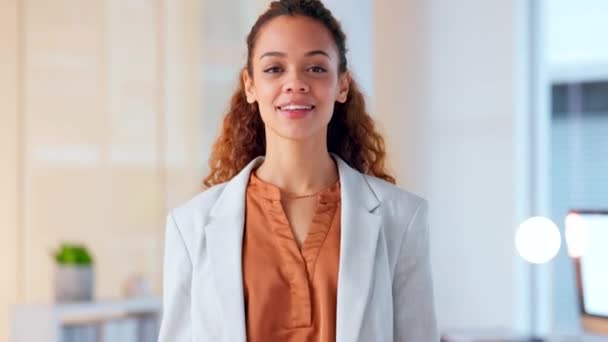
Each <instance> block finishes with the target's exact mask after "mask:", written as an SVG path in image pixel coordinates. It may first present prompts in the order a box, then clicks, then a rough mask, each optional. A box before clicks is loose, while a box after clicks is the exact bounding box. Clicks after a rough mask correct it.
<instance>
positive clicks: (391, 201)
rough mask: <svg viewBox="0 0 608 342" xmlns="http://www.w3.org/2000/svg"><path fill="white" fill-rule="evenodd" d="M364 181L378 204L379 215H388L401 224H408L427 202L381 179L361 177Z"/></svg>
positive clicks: (367, 176)
mask: <svg viewBox="0 0 608 342" xmlns="http://www.w3.org/2000/svg"><path fill="white" fill-rule="evenodd" d="M363 177H364V179H365V181H366V182H367V184H368V185H369V187H370V188H371V189H372V191H373V192H374V194H375V195H376V198H378V201H379V202H380V206H379V210H380V214H381V215H383V216H384V215H389V216H391V217H392V218H394V219H396V220H399V221H401V222H403V220H406V221H405V222H409V221H410V220H411V219H412V218H413V217H414V216H415V214H416V212H417V211H418V210H420V209H426V207H427V205H428V204H427V200H426V199H424V198H422V197H421V196H419V195H416V194H414V193H412V192H410V191H407V190H405V189H402V188H400V187H398V186H396V185H394V184H391V183H389V182H387V181H385V180H383V179H380V178H377V177H374V176H370V175H363Z"/></svg>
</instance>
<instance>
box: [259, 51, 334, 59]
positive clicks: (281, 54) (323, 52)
mask: <svg viewBox="0 0 608 342" xmlns="http://www.w3.org/2000/svg"><path fill="white" fill-rule="evenodd" d="M314 55H323V56H325V57H327V58H329V59H331V57H330V56H329V54H328V53H327V52H325V51H323V50H312V51H309V52H307V53H306V55H305V56H307V57H308V56H314ZM271 56H276V57H285V56H287V54H286V53H285V52H279V51H269V52H266V53H264V54H262V55H261V56H260V59H262V58H264V57H271Z"/></svg>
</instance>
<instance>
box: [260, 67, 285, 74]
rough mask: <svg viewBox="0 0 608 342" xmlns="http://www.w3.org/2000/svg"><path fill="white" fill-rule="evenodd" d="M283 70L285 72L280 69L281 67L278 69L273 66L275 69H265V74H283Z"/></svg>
mask: <svg viewBox="0 0 608 342" xmlns="http://www.w3.org/2000/svg"><path fill="white" fill-rule="evenodd" d="M282 70H283V69H281V68H280V67H278V66H273V67H270V68H267V69H264V72H265V73H267V74H276V73H278V72H281V71H282Z"/></svg>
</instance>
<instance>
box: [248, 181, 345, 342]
mask: <svg viewBox="0 0 608 342" xmlns="http://www.w3.org/2000/svg"><path fill="white" fill-rule="evenodd" d="M246 197H247V199H246V201H247V202H246V213H245V231H244V234H243V256H242V257H243V283H244V284H243V288H244V295H245V314H246V321H247V341H250V342H273V341H281V342H289V341H298V342H302V341H315V342H330V341H332V342H333V341H335V339H336V293H337V284H338V265H339V258H340V182H339V181H338V182H336V183H335V184H334V185H332V186H330V187H328V188H325V189H323V190H322V191H321V192H320V193H319V194H318V195H317V206H316V209H315V213H314V217H313V219H312V222H311V225H310V227H309V230H308V234H307V236H306V239H305V240H304V242H303V244H302V249H301V250H300V249H299V248H298V245H297V243H296V241H295V239H294V236H293V233H292V231H291V228H290V225H289V221H288V219H287V217H286V215H285V212H284V210H283V206H282V205H281V190H280V189H279V188H278V187H276V186H274V185H272V184H269V183H266V182H264V181H262V180H261V179H259V178H258V177H256V176H255V174H254V172H252V173H251V176H250V179H249V185H248V187H247V196H246Z"/></svg>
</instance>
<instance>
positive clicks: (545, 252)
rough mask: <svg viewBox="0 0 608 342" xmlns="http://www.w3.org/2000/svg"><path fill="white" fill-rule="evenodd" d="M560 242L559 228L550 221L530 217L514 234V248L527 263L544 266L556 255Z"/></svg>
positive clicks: (544, 218)
mask: <svg viewBox="0 0 608 342" xmlns="http://www.w3.org/2000/svg"><path fill="white" fill-rule="evenodd" d="M561 244H562V240H561V235H560V233H559V228H557V226H556V225H555V223H553V221H551V220H550V219H548V218H546V217H542V216H535V217H531V218H529V219H527V220H525V221H524V222H522V223H521V224H520V225H519V228H518V229H517V232H516V233H515V248H516V249H517V252H518V253H519V255H520V256H521V257H522V258H523V259H524V260H526V261H527V262H530V263H534V264H544V263H546V262H549V261H550V260H551V259H553V258H554V257H555V255H557V252H559V248H560V247H561Z"/></svg>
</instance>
